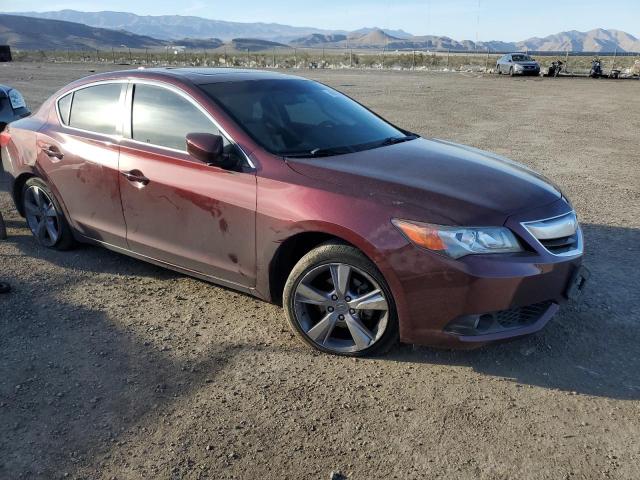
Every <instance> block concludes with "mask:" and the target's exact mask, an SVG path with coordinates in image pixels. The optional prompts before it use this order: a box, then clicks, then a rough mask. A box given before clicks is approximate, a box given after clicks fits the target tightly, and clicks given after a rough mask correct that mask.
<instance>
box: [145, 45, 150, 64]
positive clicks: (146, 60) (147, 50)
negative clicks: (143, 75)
mask: <svg viewBox="0 0 640 480" xmlns="http://www.w3.org/2000/svg"><path fill="white" fill-rule="evenodd" d="M144 63H146V64H147V65H149V49H148V48H145V49H144Z"/></svg>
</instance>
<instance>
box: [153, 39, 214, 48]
mask: <svg viewBox="0 0 640 480" xmlns="http://www.w3.org/2000/svg"><path fill="white" fill-rule="evenodd" d="M165 43H166V42H165ZM170 43H171V44H172V45H180V46H182V47H186V48H196V49H198V48H201V49H207V50H212V49H214V48H218V47H221V46H222V45H224V42H223V41H222V40H220V39H219V38H180V39H177V40H173V41H172V42H170Z"/></svg>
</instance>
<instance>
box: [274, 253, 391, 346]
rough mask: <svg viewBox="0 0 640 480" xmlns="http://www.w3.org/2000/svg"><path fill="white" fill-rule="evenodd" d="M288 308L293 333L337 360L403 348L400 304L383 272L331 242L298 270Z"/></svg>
mask: <svg viewBox="0 0 640 480" xmlns="http://www.w3.org/2000/svg"><path fill="white" fill-rule="evenodd" d="M283 304H284V308H285V311H286V314H287V319H288V320H289V324H290V325H291V327H292V329H293V330H294V332H295V333H296V334H297V335H298V336H299V337H300V339H302V340H303V341H304V342H305V343H307V344H308V345H311V346H312V347H314V348H316V349H318V350H320V351H322V352H325V353H331V354H334V355H343V356H349V357H363V356H369V355H373V354H381V353H384V352H387V351H388V350H389V349H390V348H391V347H393V346H394V345H395V344H396V343H397V342H398V337H399V334H398V316H397V313H396V307H395V302H394V300H393V297H392V296H391V291H390V290H389V287H388V285H387V282H386V281H385V279H384V277H383V276H382V274H381V273H380V271H379V270H378V268H377V267H376V266H375V265H374V264H373V263H372V262H371V261H370V260H369V259H368V258H367V257H366V256H365V255H364V254H362V252H360V251H359V250H358V249H357V248H355V247H352V246H350V245H346V244H343V243H340V242H327V243H325V244H322V245H320V246H319V247H317V248H315V249H313V250H311V251H310V252H309V253H307V254H306V255H305V256H304V257H302V258H301V259H300V261H299V262H298V263H297V264H296V266H295V267H293V270H292V271H291V273H290V274H289V278H288V279H287V282H286V284H285V287H284V292H283Z"/></svg>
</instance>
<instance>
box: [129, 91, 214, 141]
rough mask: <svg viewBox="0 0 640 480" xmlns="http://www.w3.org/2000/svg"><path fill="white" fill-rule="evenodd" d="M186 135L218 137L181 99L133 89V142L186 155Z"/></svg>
mask: <svg viewBox="0 0 640 480" xmlns="http://www.w3.org/2000/svg"><path fill="white" fill-rule="evenodd" d="M188 133H213V134H219V132H218V129H217V128H216V127H215V125H214V124H213V123H211V121H210V120H209V119H208V118H207V117H206V116H205V114H204V113H202V112H201V111H200V110H199V109H198V108H197V107H196V106H195V105H193V104H192V103H191V102H189V101H188V100H186V99H185V98H183V97H182V96H180V95H178V94H176V93H174V92H171V91H169V90H167V89H166V88H162V87H155V86H152V85H142V84H138V85H136V86H135V90H134V93H133V111H132V119H131V137H132V138H133V139H134V140H137V141H139V142H144V143H149V144H152V145H158V146H161V147H167V148H173V149H175V150H182V151H186V149H187V145H186V137H187V134H188Z"/></svg>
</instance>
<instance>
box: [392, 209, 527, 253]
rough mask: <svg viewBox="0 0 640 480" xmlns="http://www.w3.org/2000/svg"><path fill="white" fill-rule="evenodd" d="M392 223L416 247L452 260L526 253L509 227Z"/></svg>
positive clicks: (393, 221) (397, 221)
mask: <svg viewBox="0 0 640 480" xmlns="http://www.w3.org/2000/svg"><path fill="white" fill-rule="evenodd" d="M391 222H392V223H393V224H394V225H395V226H396V227H397V228H398V229H400V231H401V232H402V233H404V235H405V236H406V237H407V238H408V239H409V240H410V241H411V242H413V243H415V244H416V245H418V246H420V247H423V248H426V249H429V250H432V251H434V252H438V253H443V254H445V255H448V256H450V257H452V258H460V257H464V256H465V255H471V254H486V253H509V252H521V251H523V250H522V247H521V246H520V243H519V242H518V239H517V238H516V237H515V235H514V234H513V232H511V230H509V229H508V228H505V227H446V226H441V225H431V224H428V223H421V222H413V221H408V220H399V219H395V218H394V219H393V220H392V221H391Z"/></svg>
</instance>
